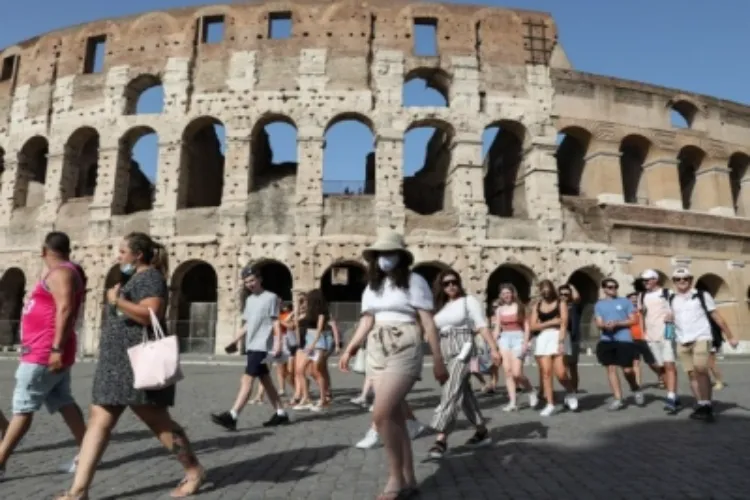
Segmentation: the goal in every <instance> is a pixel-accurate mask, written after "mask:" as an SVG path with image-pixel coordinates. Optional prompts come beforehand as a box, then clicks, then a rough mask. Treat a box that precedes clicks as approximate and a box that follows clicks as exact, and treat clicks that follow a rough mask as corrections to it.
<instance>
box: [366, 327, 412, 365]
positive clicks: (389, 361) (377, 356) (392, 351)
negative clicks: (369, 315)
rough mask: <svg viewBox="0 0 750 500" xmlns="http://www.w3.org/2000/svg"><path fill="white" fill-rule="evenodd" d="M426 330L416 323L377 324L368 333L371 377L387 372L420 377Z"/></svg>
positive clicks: (368, 361) (368, 357)
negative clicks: (423, 330)
mask: <svg viewBox="0 0 750 500" xmlns="http://www.w3.org/2000/svg"><path fill="white" fill-rule="evenodd" d="M422 357H423V351H422V330H421V329H420V328H419V326H418V325H417V324H416V323H375V326H374V327H373V328H372V331H370V333H369V335H368V336H367V376H368V377H377V376H378V375H380V374H383V373H390V374H395V375H404V376H408V377H414V378H415V379H419V378H420V377H421V375H422Z"/></svg>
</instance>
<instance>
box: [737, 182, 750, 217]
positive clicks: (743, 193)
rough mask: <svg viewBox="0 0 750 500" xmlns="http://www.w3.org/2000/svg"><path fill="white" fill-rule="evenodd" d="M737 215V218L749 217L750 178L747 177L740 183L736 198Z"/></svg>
mask: <svg viewBox="0 0 750 500" xmlns="http://www.w3.org/2000/svg"><path fill="white" fill-rule="evenodd" d="M737 215H738V216H739V217H749V216H750V177H748V176H745V177H744V178H743V179H742V180H741V181H740V192H739V195H738V196H737Z"/></svg>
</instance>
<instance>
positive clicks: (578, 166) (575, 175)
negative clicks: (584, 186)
mask: <svg viewBox="0 0 750 500" xmlns="http://www.w3.org/2000/svg"><path fill="white" fill-rule="evenodd" d="M590 142H591V134H590V133H589V132H588V131H586V130H584V129H582V128H579V127H568V128H566V129H563V130H562V131H561V132H560V134H558V136H557V144H558V146H557V152H556V153H555V158H556V159H557V186H558V189H559V191H560V194H561V195H562V196H582V195H585V194H586V193H582V192H581V181H582V180H583V171H584V169H585V168H586V155H587V154H588V150H589V144H590Z"/></svg>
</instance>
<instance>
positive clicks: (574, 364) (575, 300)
mask: <svg viewBox="0 0 750 500" xmlns="http://www.w3.org/2000/svg"><path fill="white" fill-rule="evenodd" d="M557 293H558V295H559V296H560V300H564V301H565V302H566V303H567V304H568V335H569V336H570V354H568V355H566V356H565V364H566V366H567V367H568V375H569V376H570V384H571V385H572V386H573V392H576V393H578V389H579V378H578V360H579V359H580V357H581V314H582V313H583V304H581V295H580V294H579V293H578V290H576V288H575V287H574V286H573V285H571V284H570V283H566V284H564V285H560V287H558V289H557Z"/></svg>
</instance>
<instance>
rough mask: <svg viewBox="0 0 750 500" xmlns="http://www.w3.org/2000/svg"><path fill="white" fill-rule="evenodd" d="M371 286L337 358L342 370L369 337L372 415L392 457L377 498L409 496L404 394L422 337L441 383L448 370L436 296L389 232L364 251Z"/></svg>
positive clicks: (416, 371)
mask: <svg viewBox="0 0 750 500" xmlns="http://www.w3.org/2000/svg"><path fill="white" fill-rule="evenodd" d="M363 257H364V259H365V260H366V261H367V278H368V279H367V281H368V284H367V287H366V288H365V290H364V292H363V294H362V317H361V319H360V321H359V324H358V325H357V329H356V332H355V334H354V337H353V338H352V339H351V341H350V342H349V345H348V346H347V348H346V350H345V351H344V354H343V355H342V356H341V359H340V360H339V367H340V368H341V370H343V371H348V370H349V366H348V365H349V360H350V359H351V357H352V356H353V355H354V354H355V353H356V351H357V349H359V347H360V346H361V345H362V344H363V342H364V341H365V337H367V373H368V375H371V376H372V377H373V378H374V379H375V408H374V411H373V419H374V421H375V425H376V427H377V430H378V433H379V434H380V436H381V438H382V440H383V444H384V447H385V451H386V456H387V458H388V472H389V473H388V480H387V482H386V486H385V489H384V492H383V493H382V494H381V495H379V496H378V500H396V499H402V498H409V497H411V496H413V495H414V494H415V493H416V492H417V480H416V477H415V473H414V459H413V451H412V448H411V442H410V440H409V435H408V433H407V429H406V404H405V398H406V395H407V394H408V393H409V391H410V390H411V388H412V387H413V386H414V383H415V382H416V381H417V380H419V379H420V378H421V374H422V355H423V354H422V342H423V340H422V339H423V338H425V339H426V340H427V342H428V343H429V344H430V348H431V350H432V355H433V373H434V375H435V378H436V379H437V380H438V382H439V383H440V384H441V385H442V384H444V383H445V381H446V380H447V379H448V371H447V370H446V367H445V364H444V362H443V357H442V354H441V352H440V344H439V340H438V336H437V331H436V329H435V323H434V321H433V317H432V310H433V300H432V292H431V291H430V287H429V285H428V284H427V282H426V281H425V279H424V278H423V277H421V276H420V275H418V274H416V273H414V272H412V271H411V269H410V268H411V265H412V263H413V262H414V257H413V256H412V254H411V252H409V251H408V250H407V249H406V246H405V244H404V239H403V236H402V235H400V234H398V233H395V232H389V233H386V234H383V235H381V236H380V237H379V238H378V239H377V241H376V242H375V243H374V244H373V245H372V246H371V247H369V248H368V249H366V250H365V251H364V253H363Z"/></svg>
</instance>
